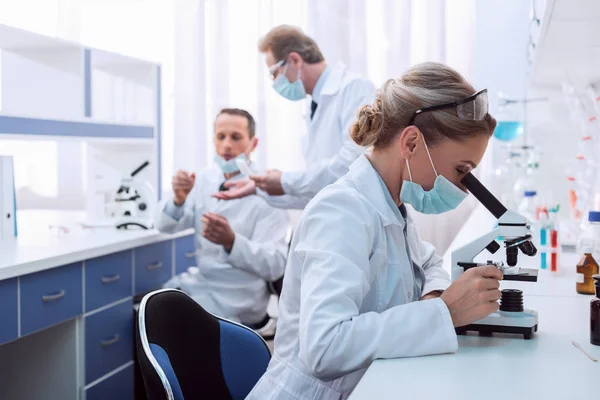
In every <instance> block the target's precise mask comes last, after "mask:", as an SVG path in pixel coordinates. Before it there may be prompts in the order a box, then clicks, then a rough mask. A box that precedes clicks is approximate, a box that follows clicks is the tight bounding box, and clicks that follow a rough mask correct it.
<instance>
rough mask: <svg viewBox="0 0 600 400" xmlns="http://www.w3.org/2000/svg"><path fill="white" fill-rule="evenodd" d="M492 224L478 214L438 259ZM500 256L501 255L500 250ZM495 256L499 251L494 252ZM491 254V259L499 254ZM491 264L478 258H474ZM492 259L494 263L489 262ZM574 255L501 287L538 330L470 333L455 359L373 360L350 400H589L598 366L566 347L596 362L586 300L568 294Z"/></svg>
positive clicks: (523, 260) (533, 261)
mask: <svg viewBox="0 0 600 400" xmlns="http://www.w3.org/2000/svg"><path fill="white" fill-rule="evenodd" d="M493 224H494V218H493V217H492V216H491V215H489V213H488V212H487V211H486V210H485V209H484V208H483V207H479V208H477V209H476V210H475V211H474V212H473V214H472V215H471V216H470V218H469V219H468V220H467V222H466V224H465V226H464V227H463V229H461V231H460V232H459V234H458V235H457V237H456V238H455V240H454V241H453V243H452V244H451V246H450V248H449V249H448V251H447V252H446V254H445V255H444V261H445V264H444V265H445V267H446V269H447V270H448V271H449V268H450V253H451V251H452V250H453V249H455V248H457V247H458V246H460V245H463V244H465V243H467V242H468V241H469V240H472V239H473V238H474V237H476V236H479V235H481V234H483V233H484V232H485V231H486V230H488V229H491V227H492V226H493ZM500 251H501V250H500ZM499 253H500V252H499ZM499 253H497V255H499ZM519 257H520V258H519V265H522V266H524V267H530V268H532V267H536V266H537V265H539V258H538V257H537V256H536V257H533V258H527V257H525V256H523V255H522V254H519ZM486 259H490V256H489V255H487V256H485V255H484V256H481V257H480V258H478V259H477V260H480V261H483V260H486ZM492 259H494V260H496V259H498V258H492ZM576 262H577V255H575V254H569V253H563V254H561V257H560V259H559V271H558V273H557V274H553V273H551V272H549V271H544V270H541V271H540V275H539V277H538V282H536V283H531V282H523V283H520V282H503V283H502V287H503V288H507V287H511V288H519V289H522V290H523V292H524V300H525V301H524V304H525V308H529V309H533V310H537V311H538V313H539V325H538V332H537V333H536V334H535V335H534V337H533V338H532V339H531V340H524V339H523V338H522V336H512V335H495V336H494V337H479V336H477V335H475V334H470V335H468V336H459V337H458V343H459V349H458V351H457V353H456V354H445V355H436V356H428V357H417V358H404V359H390V360H376V361H374V362H373V363H372V364H371V366H370V367H369V369H368V370H367V372H366V373H365V375H364V376H363V378H362V380H361V381H360V382H359V384H358V385H357V387H356V389H355V390H354V392H353V393H352V395H351V396H350V399H351V400H360V399H398V398H407V399H428V398H437V397H441V398H445V399H475V398H485V399H488V400H494V399H502V400H504V399H538V398H539V399H576V398H592V397H594V396H596V389H595V387H594V385H595V384H596V382H597V379H598V374H599V373H600V364H598V363H597V362H593V361H591V360H590V359H589V358H588V357H586V356H585V355H584V354H583V352H581V351H580V350H579V349H577V348H576V347H575V346H573V344H572V343H571V342H572V341H576V342H578V343H579V344H580V345H581V347H582V348H583V349H584V350H585V351H586V352H588V354H590V355H592V356H593V357H595V358H597V359H600V347H599V346H593V345H591V344H590V341H589V329H590V328H589V302H590V300H591V299H592V296H583V295H578V294H577V293H576V291H575V264H576Z"/></svg>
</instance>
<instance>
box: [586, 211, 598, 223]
mask: <svg viewBox="0 0 600 400" xmlns="http://www.w3.org/2000/svg"><path fill="white" fill-rule="evenodd" d="M588 221H590V222H600V211H590V213H589V215H588Z"/></svg>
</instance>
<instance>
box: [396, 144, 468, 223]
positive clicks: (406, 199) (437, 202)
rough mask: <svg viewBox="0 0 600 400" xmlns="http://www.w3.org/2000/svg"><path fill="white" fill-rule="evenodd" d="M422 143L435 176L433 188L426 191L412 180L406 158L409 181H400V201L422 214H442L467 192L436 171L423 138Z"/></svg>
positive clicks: (462, 198) (456, 203)
mask: <svg viewBox="0 0 600 400" xmlns="http://www.w3.org/2000/svg"><path fill="white" fill-rule="evenodd" d="M423 143H424V144H425V150H426V151H427V156H428V157H429V162H430V163H431V167H432V168H433V172H434V173H435V175H436V176H437V177H436V178H435V181H434V183H433V188H432V189H431V190H429V191H426V190H425V189H423V186H421V185H419V184H418V183H415V182H413V179H412V173H411V171H410V165H409V164H408V160H406V167H407V168H408V176H409V177H410V181H404V182H403V183H402V189H401V190H400V201H402V202H403V203H408V204H410V205H411V206H412V207H413V208H414V209H415V210H416V211H418V212H420V213H422V214H442V213H445V212H447V211H450V210H453V209H455V208H456V207H458V206H459V204H460V203H461V202H462V201H463V200H464V199H465V198H466V197H467V193H465V192H463V191H462V190H460V189H459V188H458V187H457V186H456V185H454V184H453V183H452V182H450V181H449V180H448V179H446V178H445V177H444V176H442V175H439V174H438V173H437V171H436V169H435V166H434V165H433V160H432V159H431V154H429V149H428V148H427V143H426V142H425V138H423Z"/></svg>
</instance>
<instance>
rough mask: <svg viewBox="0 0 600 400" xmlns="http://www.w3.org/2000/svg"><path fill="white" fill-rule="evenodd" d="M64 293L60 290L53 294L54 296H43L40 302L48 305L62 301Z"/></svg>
mask: <svg viewBox="0 0 600 400" xmlns="http://www.w3.org/2000/svg"><path fill="white" fill-rule="evenodd" d="M65 293H66V292H65V291H64V290H61V291H60V292H58V293H55V294H47V295H45V296H42V301H43V302H44V303H49V302H51V301H56V300H60V299H62V298H63V297H65Z"/></svg>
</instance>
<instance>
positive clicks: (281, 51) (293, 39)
mask: <svg viewBox="0 0 600 400" xmlns="http://www.w3.org/2000/svg"><path fill="white" fill-rule="evenodd" d="M258 50H259V51H260V52H261V53H266V52H268V51H271V53H273V56H274V57H275V59H276V60H277V61H280V60H284V59H286V58H287V56H289V55H290V53H291V52H296V53H298V54H299V55H300V57H302V60H304V62H306V63H308V64H316V63H318V62H321V61H323V60H325V58H323V54H321V50H319V46H318V45H317V43H316V42H315V41H314V40H313V39H311V38H310V37H308V36H306V35H305V34H304V32H302V30H300V29H299V28H296V27H295V26H290V25H279V26H277V27H275V28H273V29H271V30H270V31H269V32H268V33H267V34H266V35H265V36H264V37H263V38H262V39H261V40H260V42H259V43H258Z"/></svg>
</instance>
